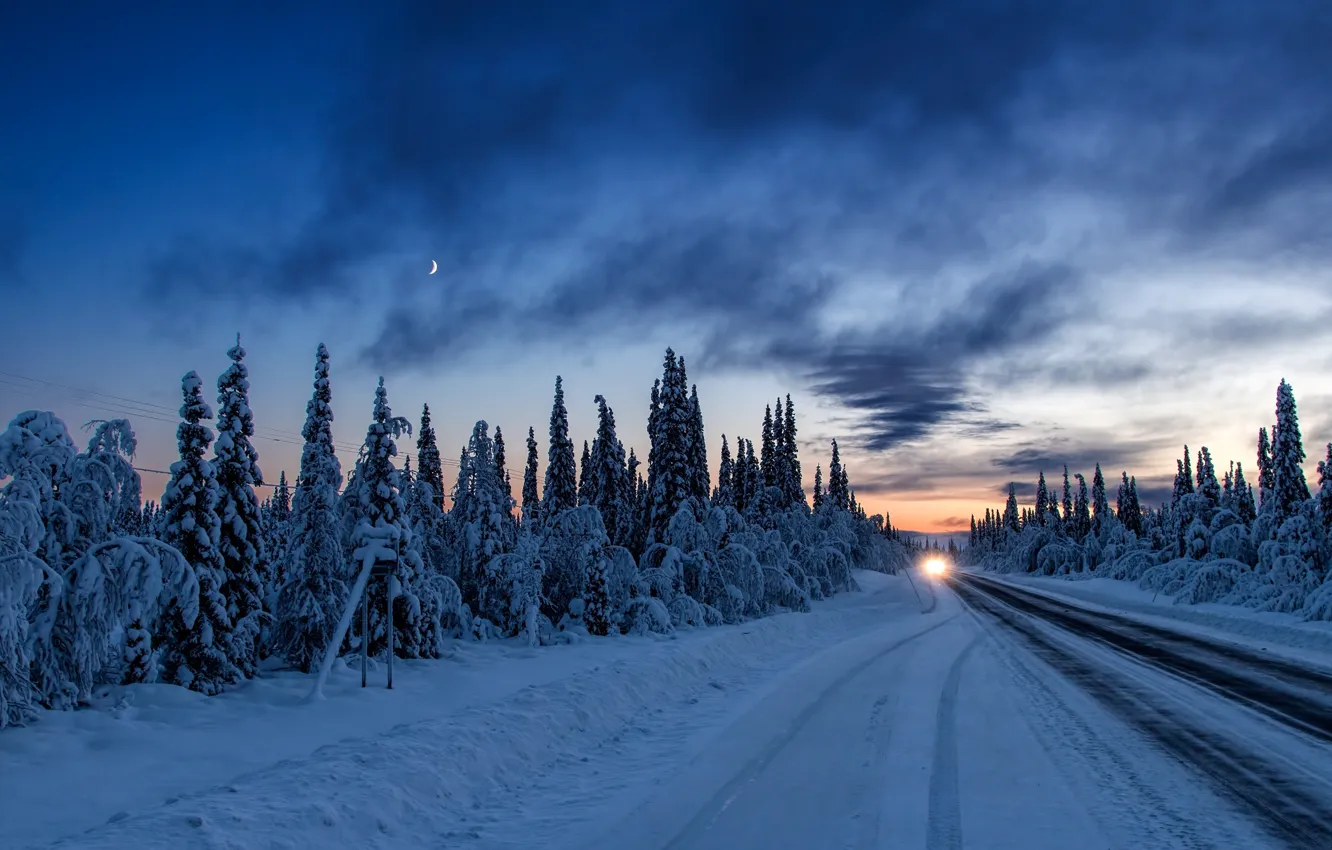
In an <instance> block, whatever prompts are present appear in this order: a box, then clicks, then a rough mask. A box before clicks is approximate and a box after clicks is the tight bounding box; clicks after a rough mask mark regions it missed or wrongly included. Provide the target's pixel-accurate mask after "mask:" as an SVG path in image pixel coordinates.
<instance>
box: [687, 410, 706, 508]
mask: <svg viewBox="0 0 1332 850" xmlns="http://www.w3.org/2000/svg"><path fill="white" fill-rule="evenodd" d="M687 433H688V435H689V447H688V454H689V481H690V484H689V495H690V496H691V497H692V498H694V499H696V500H697V501H699V502H700V503H701V502H705V501H707V499H708V496H709V495H710V492H709V491H710V490H711V489H712V476H711V475H710V474H709V472H708V446H707V440H706V438H705V436H704V433H703V409H702V408H701V407H700V406H699V403H698V386H697V385H691V386H690V388H689V426H688V429H687Z"/></svg>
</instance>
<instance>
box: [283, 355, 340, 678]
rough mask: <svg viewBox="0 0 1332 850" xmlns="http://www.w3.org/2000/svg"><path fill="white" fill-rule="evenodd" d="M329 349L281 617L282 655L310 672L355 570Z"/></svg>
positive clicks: (308, 417) (299, 484)
mask: <svg viewBox="0 0 1332 850" xmlns="http://www.w3.org/2000/svg"><path fill="white" fill-rule="evenodd" d="M328 365H329V357H328V349H327V348H326V347H325V346H324V344H323V343H320V344H319V348H318V350H317V352H316V355H315V377H314V392H313V394H312V395H311V397H310V400H309V402H307V403H306V406H305V426H304V427H303V428H302V429H301V436H303V437H304V438H305V444H304V446H303V447H302V449H301V468H300V472H299V474H298V475H297V478H296V493H295V496H294V497H293V499H292V517H291V526H292V531H291V541H290V543H289V545H288V548H287V555H286V558H285V578H286V580H285V581H284V583H283V586H282V589H281V591H279V593H278V601H277V606H276V608H275V612H274V620H275V623H274V629H273V636H274V637H273V641H274V649H275V651H277V652H278V653H279V654H281V655H282V656H283V657H285V658H286V659H287V661H288V663H290V664H292V665H293V666H294V667H296V668H297V669H299V670H301V671H302V672H309V671H310V670H311V669H312V668H313V667H314V665H315V664H316V663H317V662H318V661H319V659H320V657H321V656H322V654H323V652H324V651H325V649H326V648H327V647H328V645H329V642H330V641H331V640H332V638H333V632H334V630H335V628H336V627H337V623H338V618H339V616H340V615H341V613H342V610H343V608H344V607H345V606H346V604H347V593H348V590H347V582H348V580H349V573H350V570H349V568H348V565H347V564H346V563H345V561H344V559H343V549H342V543H341V541H340V539H339V523H338V488H339V487H341V486H342V467H341V464H340V463H339V461H338V456H337V454H335V453H334V450H333V409H332V407H331V406H330V403H331V401H332V388H331V386H330V384H329V377H328Z"/></svg>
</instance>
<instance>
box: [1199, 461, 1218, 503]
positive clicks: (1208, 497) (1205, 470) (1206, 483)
mask: <svg viewBox="0 0 1332 850" xmlns="http://www.w3.org/2000/svg"><path fill="white" fill-rule="evenodd" d="M1197 474H1198V493H1199V495H1201V496H1202V497H1203V499H1204V500H1205V501H1206V504H1207V508H1208V509H1209V510H1215V509H1216V508H1218V507H1220V506H1221V484H1220V482H1218V481H1217V480H1216V466H1215V464H1213V462H1212V453H1211V451H1209V450H1208V448H1207V447H1206V446H1203V447H1202V448H1200V449H1198V473H1197Z"/></svg>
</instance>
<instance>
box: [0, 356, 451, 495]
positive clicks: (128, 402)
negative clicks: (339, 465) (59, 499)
mask: <svg viewBox="0 0 1332 850" xmlns="http://www.w3.org/2000/svg"><path fill="white" fill-rule="evenodd" d="M14 379H16V380H17V381H27V382H29V384H22V383H17V382H16V380H14ZM30 384H38V385H41V386H46V387H51V388H54V389H57V390H60V391H61V392H60V393H59V394H60V395H63V396H65V397H66V398H67V399H68V400H69V401H70V402H71V403H72V404H75V405H78V406H79V407H84V408H87V409H89V410H96V411H100V412H103V413H108V412H109V413H115V414H119V415H121V416H125V417H137V418H139V419H147V420H149V421H151V422H162V423H164V424H167V425H174V424H177V423H178V422H180V418H179V415H178V413H177V411H176V410H175V409H173V408H170V407H166V406H165V405H161V404H157V403H155V402H150V401H141V400H139V399H133V398H128V397H126V396H119V395H113V394H111V393H103V392H98V391H96V390H88V389H83V388H80V387H73V386H70V385H68V384H61V383H57V382H55V381H47V380H44V379H42V378H32V377H29V376H27V375H19V374H16V373H14V372H8V371H4V370H0V389H5V390H8V391H12V392H17V393H20V394H22V395H26V396H30V397H31V396H36V395H37V393H36V392H35V388H34V387H32V386H30ZM100 399H106V400H105V401H100ZM265 432H266V433H265ZM254 437H255V439H259V440H267V441H269V442H273V443H283V444H286V445H293V446H303V445H304V444H305V438H304V437H302V436H301V435H300V434H297V433H294V432H292V431H284V430H281V429H278V428H272V427H269V426H258V425H256V426H255V434H254ZM333 450H334V453H335V454H348V455H351V456H352V457H353V458H355V457H359V456H360V453H361V447H360V446H359V445H354V444H351V443H346V442H340V441H338V440H334V441H333ZM440 462H441V463H442V464H444V465H445V466H457V465H458V461H456V460H453V459H451V458H444V457H441V458H440ZM135 469H137V470H138V471H140V472H149V473H155V474H159V475H170V474H171V473H170V472H167V471H164V470H160V469H139V468H138V467H135ZM261 486H264V487H273V486H276V485H273V484H264V485H261ZM289 486H290V485H289Z"/></svg>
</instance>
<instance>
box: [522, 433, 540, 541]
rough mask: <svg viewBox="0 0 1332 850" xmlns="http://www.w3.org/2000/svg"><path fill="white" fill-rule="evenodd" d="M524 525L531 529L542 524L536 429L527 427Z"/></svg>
mask: <svg viewBox="0 0 1332 850" xmlns="http://www.w3.org/2000/svg"><path fill="white" fill-rule="evenodd" d="M523 525H524V526H526V527H527V528H528V530H529V531H534V530H535V529H537V528H539V527H540V526H541V497H540V496H539V495H538V494H537V441H536V429H534V428H530V427H529V428H528V429H527V464H526V465H525V466H524V467H523Z"/></svg>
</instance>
